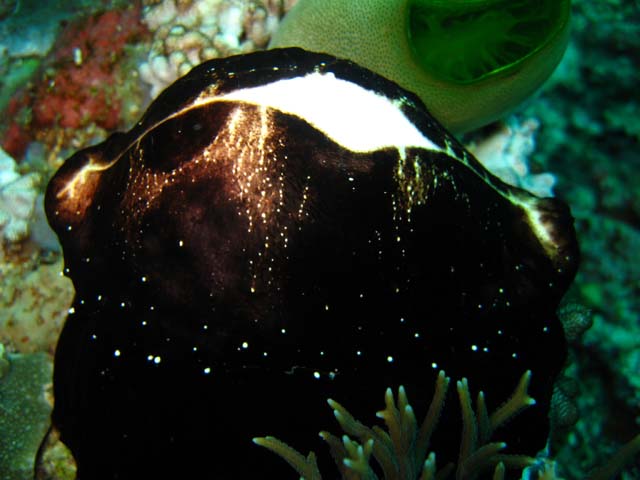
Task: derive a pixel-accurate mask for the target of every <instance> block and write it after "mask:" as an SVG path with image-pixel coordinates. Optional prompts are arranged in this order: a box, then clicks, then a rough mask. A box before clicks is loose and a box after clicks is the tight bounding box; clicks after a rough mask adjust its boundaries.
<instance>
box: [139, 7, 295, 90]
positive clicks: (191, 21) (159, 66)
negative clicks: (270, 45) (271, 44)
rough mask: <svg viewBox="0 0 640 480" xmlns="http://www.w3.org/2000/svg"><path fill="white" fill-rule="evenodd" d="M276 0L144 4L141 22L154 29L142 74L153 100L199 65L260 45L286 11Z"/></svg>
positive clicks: (142, 65) (264, 41)
mask: <svg viewBox="0 0 640 480" xmlns="http://www.w3.org/2000/svg"><path fill="white" fill-rule="evenodd" d="M277 3H278V2H267V4H266V5H264V4H262V2H257V1H256V2H245V1H240V0H231V1H222V0H203V1H181V0H163V1H161V2H159V3H154V4H151V5H147V6H146V7H145V9H144V12H143V21H144V23H145V24H146V25H147V27H148V28H149V30H150V31H151V32H153V41H152V45H151V51H150V53H149V56H148V58H147V60H146V61H145V62H143V63H142V64H141V65H140V76H141V78H142V79H143V81H145V82H146V83H148V84H150V85H151V96H152V97H153V98H155V97H156V96H158V94H159V93H160V92H161V91H162V90H163V89H164V88H165V87H167V86H168V85H169V84H171V83H173V82H174V81H175V80H176V79H177V78H178V77H180V76H182V75H184V74H186V73H187V72H188V71H189V70H191V68H192V67H193V66H195V65H198V64H199V63H201V62H203V61H205V60H210V59H213V58H219V57H224V56H228V55H231V54H236V53H243V52H250V51H253V50H255V49H256V48H261V47H264V46H265V45H266V44H267V42H268V41H269V39H270V38H271V32H273V31H274V30H275V28H276V27H277V25H278V22H279V17H280V15H282V14H283V13H284V12H283V10H282V9H281V8H276V4H277Z"/></svg>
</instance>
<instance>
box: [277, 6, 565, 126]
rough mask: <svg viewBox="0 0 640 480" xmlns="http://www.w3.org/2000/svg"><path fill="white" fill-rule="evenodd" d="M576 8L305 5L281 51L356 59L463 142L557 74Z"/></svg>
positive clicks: (287, 27)
mask: <svg viewBox="0 0 640 480" xmlns="http://www.w3.org/2000/svg"><path fill="white" fill-rule="evenodd" d="M570 6H571V2H570V0H542V1H541V0H536V1H531V0H464V1H463V0H446V1H443V0H362V1H358V2H354V1H352V0H300V1H299V2H298V3H297V4H296V6H295V7H294V8H293V9H292V10H291V11H290V12H289V14H288V15H287V17H286V18H285V19H284V21H283V23H282V24H281V26H280V27H279V29H278V31H277V32H276V34H275V35H274V37H273V39H272V42H271V47H289V46H297V47H302V48H304V49H307V50H311V51H317V52H324V53H330V54H332V55H335V56H336V57H342V58H347V59H349V60H352V61H354V62H356V63H358V64H360V65H362V66H364V67H367V68H369V69H370V70H373V71H374V72H376V73H379V74H381V75H383V76H385V77H387V78H389V79H391V80H394V81H395V82H396V83H398V84H399V85H400V86H402V87H404V88H405V89H407V90H409V91H412V92H414V93H416V94H417V95H418V96H419V97H420V98H421V99H422V101H423V102H424V103H425V105H426V106H427V108H428V109H429V110H430V112H431V113H432V114H433V116H434V117H436V118H437V119H438V120H439V121H440V122H441V123H442V124H443V125H444V126H445V127H447V128H448V129H449V130H451V131H453V132H454V133H459V132H464V131H468V130H471V129H473V128H477V127H480V126H482V125H486V124H488V123H490V122H492V121H494V120H497V119H499V118H500V117H502V116H504V115H505V114H506V113H508V112H509V111H510V110H512V109H513V108H514V107H515V106H517V105H518V104H519V103H520V102H522V101H523V100H524V99H526V98H527V97H528V96H530V95H531V94H532V93H533V92H534V91H535V90H536V89H537V88H538V87H539V86H540V85H541V84H542V83H543V82H544V81H545V80H546V79H547V78H548V76H549V75H550V74H551V72H553V70H554V69H555V67H556V65H557V64H558V63H559V61H560V59H561V58H562V55H563V53H564V51H565V48H566V45H567V40H568V36H569V17H570Z"/></svg>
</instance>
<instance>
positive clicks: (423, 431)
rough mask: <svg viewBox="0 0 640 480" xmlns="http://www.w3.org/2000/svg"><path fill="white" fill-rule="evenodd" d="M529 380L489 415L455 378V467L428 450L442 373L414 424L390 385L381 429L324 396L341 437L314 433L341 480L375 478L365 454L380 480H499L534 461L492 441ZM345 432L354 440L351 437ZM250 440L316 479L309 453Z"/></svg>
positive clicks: (521, 400)
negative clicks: (458, 420) (485, 474)
mask: <svg viewBox="0 0 640 480" xmlns="http://www.w3.org/2000/svg"><path fill="white" fill-rule="evenodd" d="M530 379H531V372H526V373H525V374H524V375H523V376H522V378H521V380H520V382H519V384H518V386H517V387H516V389H515V391H514V392H513V395H512V396H511V397H510V398H509V399H508V400H507V401H506V402H505V403H504V404H503V405H502V406H501V407H499V408H497V409H496V410H495V411H494V412H492V413H491V414H489V412H488V411H487V408H486V404H485V398H484V394H483V393H482V392H480V393H479V394H478V397H477V401H476V408H475V410H474V408H473V406H472V401H471V394H470V391H469V385H468V383H467V380H466V379H464V378H463V379H462V380H460V381H458V382H457V384H456V387H457V392H458V398H459V400H460V408H461V412H462V424H463V427H462V434H461V446H460V454H459V458H458V462H457V464H456V465H454V464H453V463H449V464H447V465H445V466H444V467H442V468H441V469H437V467H436V455H435V453H434V452H433V451H430V448H429V447H430V439H431V435H432V433H433V432H434V430H435V428H436V427H437V424H438V420H439V418H440V414H441V412H442V409H443V407H444V401H445V397H446V392H447V389H448V386H449V381H450V380H449V377H447V376H446V375H445V374H444V372H442V371H441V372H440V373H439V374H438V377H437V380H436V385H435V393H434V396H433V399H432V401H431V405H430V406H429V409H428V412H427V414H426V416H425V418H424V420H423V422H422V424H421V425H420V426H419V427H418V424H417V422H416V417H415V415H414V412H413V408H412V407H411V405H410V404H409V400H408V398H407V394H406V392H405V390H404V388H403V387H400V388H399V389H398V393H397V395H396V396H395V397H394V395H393V393H392V391H391V389H387V391H386V393H385V404H386V408H385V409H384V410H382V411H381V412H378V413H377V416H378V417H379V418H381V419H383V420H384V422H385V424H386V427H387V430H386V431H385V430H384V429H382V428H380V427H378V426H374V427H373V428H369V427H366V426H365V425H363V424H362V423H360V422H359V421H358V420H356V419H355V418H354V417H353V416H352V415H351V414H350V413H349V412H348V411H347V410H346V409H345V408H344V407H343V406H342V405H340V404H339V403H338V402H336V401H334V400H329V401H328V403H329V405H330V406H331V408H332V409H333V413H334V416H335V418H336V419H337V420H338V423H339V424H340V426H341V427H342V429H343V431H344V432H345V433H346V435H343V437H342V439H339V438H338V437H336V436H334V435H332V434H331V433H328V432H321V433H320V436H321V437H322V438H323V439H324V440H325V441H326V442H327V443H328V444H329V448H330V450H331V455H332V457H333V459H334V460H335V462H336V464H337V466H338V469H339V471H340V474H341V476H342V478H343V479H344V480H373V479H377V478H378V476H377V474H376V472H375V471H374V469H373V467H372V466H371V464H370V459H371V457H373V458H374V459H375V460H376V462H377V464H378V465H379V467H380V469H381V471H382V473H383V478H384V479H386V480H410V479H418V478H419V479H420V480H431V479H443V478H448V477H449V476H450V475H451V474H453V473H454V472H455V478H456V479H459V480H471V479H475V478H477V477H478V475H479V474H480V472H482V471H484V470H488V469H493V478H494V479H495V480H498V479H503V478H504V475H505V468H507V467H508V468H514V469H523V468H526V467H528V466H530V465H533V464H534V463H535V462H536V460H535V459H533V458H531V457H528V456H521V455H504V454H502V453H501V452H502V450H503V449H504V448H505V447H506V444H505V443H504V442H498V441H492V437H493V434H494V432H495V431H496V430H497V429H498V428H500V427H501V426H503V425H505V424H506V423H507V422H508V421H509V420H510V419H511V418H513V417H514V416H516V415H517V414H518V413H520V411H522V410H523V409H525V408H527V407H528V406H530V405H533V404H534V403H535V401H534V400H533V398H531V397H530V396H529V395H528V394H527V388H528V386H529V381H530ZM349 435H350V436H351V437H355V438H356V439H357V440H352V439H351V438H350V437H349ZM253 441H254V442H255V443H256V444H258V445H261V446H263V447H265V448H268V449H269V450H271V451H273V452H274V453H276V454H278V455H280V456H281V457H282V458H283V459H285V460H286V461H287V462H288V463H289V464H290V465H291V466H292V467H293V468H294V469H295V470H296V471H297V472H298V473H299V474H300V475H301V476H302V477H303V478H305V479H306V480H321V478H322V477H321V474H320V471H319V469H318V465H317V462H316V455H315V453H313V452H311V453H309V455H308V456H307V457H304V456H303V455H302V454H300V453H299V452H297V451H296V450H294V449H293V448H291V447H289V446H288V445H286V444H285V443H283V442H282V441H280V440H278V439H276V438H274V437H260V438H254V440H253ZM541 478H542V477H541ZM545 478H549V477H545Z"/></svg>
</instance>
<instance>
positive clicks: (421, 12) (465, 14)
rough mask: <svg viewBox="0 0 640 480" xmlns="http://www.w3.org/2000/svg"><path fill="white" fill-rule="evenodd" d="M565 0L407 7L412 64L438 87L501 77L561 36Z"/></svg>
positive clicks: (421, 1)
mask: <svg viewBox="0 0 640 480" xmlns="http://www.w3.org/2000/svg"><path fill="white" fill-rule="evenodd" d="M570 3H571V2H570V1H569V0H541V1H540V2H530V1H525V0H519V1H517V0H497V1H495V0H494V1H486V0H482V1H473V0H472V1H456V0H453V1H450V0H447V1H437V0H436V1H434V0H431V1H425V0H413V1H410V2H409V4H408V19H407V36H408V41H409V45H410V47H411V51H412V53H413V55H414V58H415V60H416V62H418V64H420V65H421V66H422V68H424V69H425V70H426V71H427V72H429V73H430V74H432V75H434V76H435V77H437V78H440V79H441V80H444V81H450V82H454V83H459V84H469V83H474V82H477V81H480V80H483V79H486V78H488V77H493V76H498V75H503V74H504V75H506V74H509V72H511V71H513V70H516V69H518V68H519V66H521V65H522V64H523V63H524V62H525V61H526V60H527V59H528V58H530V57H531V56H533V55H535V54H536V53H537V52H539V51H540V50H541V49H542V48H544V47H545V46H546V45H548V44H549V43H550V42H553V41H554V40H555V39H556V37H558V36H559V35H562V32H563V31H564V30H565V29H566V28H567V25H568V22H569V13H570Z"/></svg>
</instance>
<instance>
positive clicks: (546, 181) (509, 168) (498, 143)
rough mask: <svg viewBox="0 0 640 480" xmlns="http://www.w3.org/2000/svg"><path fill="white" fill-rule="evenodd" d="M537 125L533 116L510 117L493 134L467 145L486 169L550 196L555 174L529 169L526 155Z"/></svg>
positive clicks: (531, 147) (533, 144)
mask: <svg viewBox="0 0 640 480" xmlns="http://www.w3.org/2000/svg"><path fill="white" fill-rule="evenodd" d="M539 127H540V123H539V122H538V121H537V120H536V119H533V118H529V119H526V120H524V121H522V122H519V121H518V120H517V119H516V118H514V117H511V118H509V119H508V120H507V121H506V122H505V123H504V124H502V125H501V126H500V128H499V130H497V131H496V132H495V133H493V134H491V135H489V136H488V137H487V138H485V139H484V140H482V141H480V142H478V143H476V144H472V145H468V148H469V150H470V151H471V153H473V154H474V155H475V156H476V158H477V159H478V160H480V162H481V163H482V164H483V165H484V166H485V168H486V169H487V170H489V171H490V172H491V173H493V174H494V175H495V176H497V177H498V178H500V180H502V181H503V182H506V183H508V184H510V185H514V186H516V187H520V188H523V189H525V190H528V191H530V192H531V193H533V194H535V195H538V196H540V197H552V196H553V187H554V186H555V183H556V178H555V176H554V175H553V174H551V173H546V172H545V173H538V174H533V173H530V172H529V157H530V156H531V154H532V153H533V151H534V150H535V134H536V131H537V130H538V128H539Z"/></svg>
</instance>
